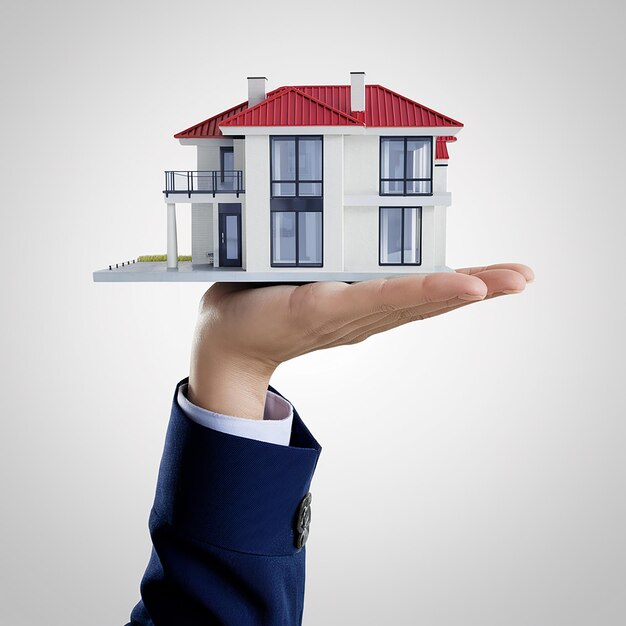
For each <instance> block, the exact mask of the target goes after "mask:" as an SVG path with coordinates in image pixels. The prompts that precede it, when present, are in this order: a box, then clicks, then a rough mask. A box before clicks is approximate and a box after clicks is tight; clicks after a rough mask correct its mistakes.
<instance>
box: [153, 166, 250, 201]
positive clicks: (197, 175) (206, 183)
mask: <svg viewBox="0 0 626 626" xmlns="http://www.w3.org/2000/svg"><path fill="white" fill-rule="evenodd" d="M163 193H164V194H165V196H166V197H167V196H169V195H170V194H171V193H186V194H187V195H188V196H189V197H190V198H191V196H192V194H198V193H210V194H212V195H213V196H215V194H216V193H234V194H237V196H239V194H240V193H244V189H243V172H242V171H241V170H213V171H205V172H165V189H164V190H163Z"/></svg>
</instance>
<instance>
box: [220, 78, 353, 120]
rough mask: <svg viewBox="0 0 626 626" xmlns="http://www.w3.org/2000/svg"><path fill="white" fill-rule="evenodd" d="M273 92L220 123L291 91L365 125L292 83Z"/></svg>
mask: <svg viewBox="0 0 626 626" xmlns="http://www.w3.org/2000/svg"><path fill="white" fill-rule="evenodd" d="M303 86H304V85H303ZM273 92H275V93H273V95H271V96H270V97H268V98H265V100H261V102H258V103H257V104H255V105H254V106H252V107H248V108H247V109H244V110H243V111H240V112H239V113H235V114H234V115H232V116H231V117H228V118H226V119H225V120H222V121H221V122H220V125H222V124H224V125H226V126H228V123H229V122H231V121H232V120H233V119H235V118H236V117H238V116H240V115H245V114H246V113H249V112H250V111H253V110H254V109H258V108H261V107H262V106H264V105H267V104H268V103H271V102H273V101H274V100H277V99H278V98H282V97H283V96H286V95H287V94H289V93H291V92H293V93H296V94H298V95H299V96H301V97H302V98H306V99H307V100H309V101H311V102H313V103H314V104H317V105H318V106H321V107H323V108H325V109H327V110H328V111H330V112H332V113H335V114H336V115H339V116H341V117H342V118H345V119H347V120H348V121H350V122H352V123H354V124H358V125H359V126H365V123H364V122H360V121H359V120H357V119H356V118H355V117H352V115H349V114H348V113H345V112H344V111H341V110H340V109H336V108H335V107H333V106H331V105H330V104H328V103H326V102H323V101H322V100H319V99H318V98H315V97H314V96H310V95H309V94H307V93H304V91H301V90H300V89H298V88H297V87H294V86H292V85H283V86H281V87H277V88H276V89H275V90H273ZM270 93H272V92H270Z"/></svg>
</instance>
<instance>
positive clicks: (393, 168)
mask: <svg viewBox="0 0 626 626" xmlns="http://www.w3.org/2000/svg"><path fill="white" fill-rule="evenodd" d="M432 160H433V139H432V137H381V140H380V194H381V195H383V196H386V195H398V196H408V195H418V196H419V195H422V196H423V195H431V194H432V184H433V176H432V171H433V166H432Z"/></svg>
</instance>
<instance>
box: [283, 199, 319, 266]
mask: <svg viewBox="0 0 626 626" xmlns="http://www.w3.org/2000/svg"><path fill="white" fill-rule="evenodd" d="M281 265H282V266H290V267H297V266H301V265H303V266H314V267H321V266H322V212H321V211H273V212H272V266H273V267H276V266H281Z"/></svg>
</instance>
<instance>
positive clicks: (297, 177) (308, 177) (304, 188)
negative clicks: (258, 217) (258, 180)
mask: <svg viewBox="0 0 626 626" xmlns="http://www.w3.org/2000/svg"><path fill="white" fill-rule="evenodd" d="M322 145H323V144H322V137H320V136H317V135H316V136H311V135H301V136H297V137H288V136H285V137H283V136H276V137H272V138H271V148H270V150H271V159H270V162H271V183H270V184H271V198H270V210H271V217H270V220H271V222H270V223H271V235H270V238H271V265H272V267H300V266H304V267H322V265H323V246H322V237H323V235H322V231H323V228H322V221H323V216H322V209H323V200H322V182H323V181H322V179H323V175H322Z"/></svg>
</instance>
